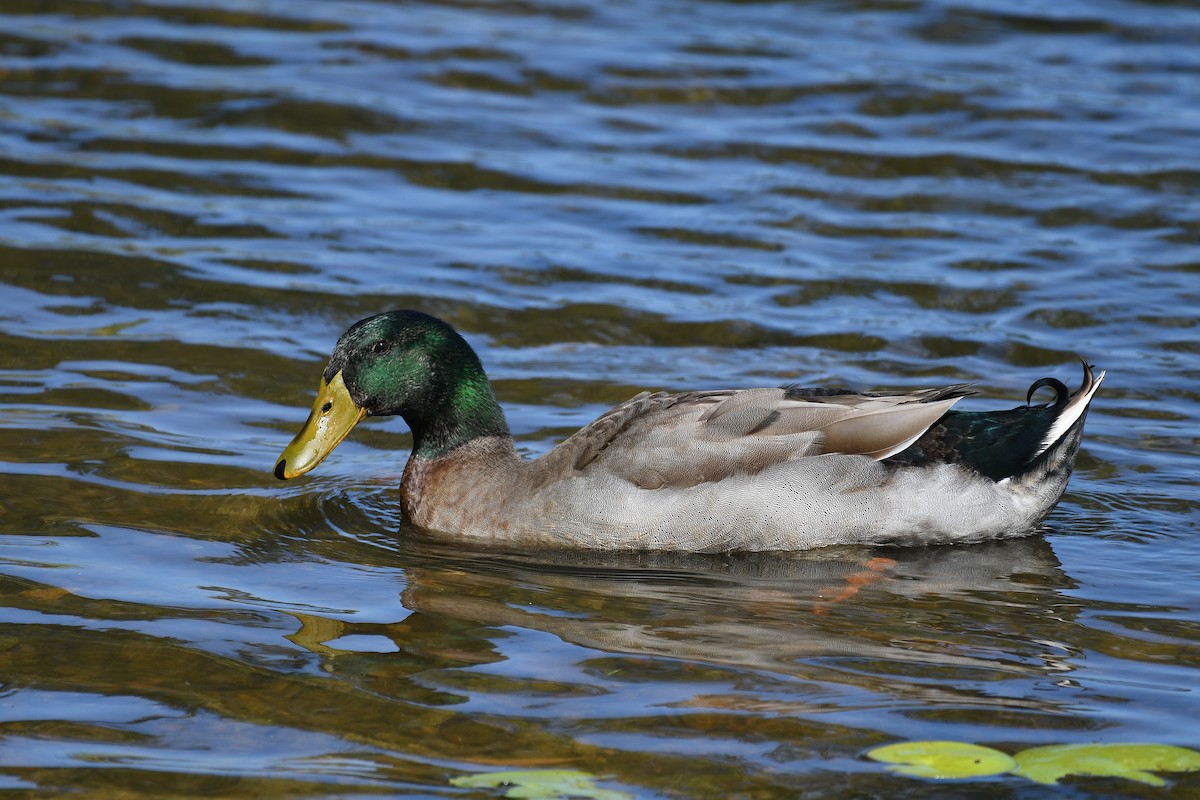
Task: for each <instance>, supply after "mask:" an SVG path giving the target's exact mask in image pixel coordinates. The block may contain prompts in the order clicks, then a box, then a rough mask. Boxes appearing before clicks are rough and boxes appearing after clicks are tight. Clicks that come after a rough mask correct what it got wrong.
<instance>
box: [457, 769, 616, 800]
mask: <svg viewBox="0 0 1200 800" xmlns="http://www.w3.org/2000/svg"><path fill="white" fill-rule="evenodd" d="M594 781H595V776H593V775H590V774H588V773H586V772H580V771H579V770H575V769H530V770H513V771H510V772H485V773H481V774H479V775H464V776H462V777H459V778H452V779H451V780H450V783H452V784H454V785H455V786H461V787H464V788H503V789H505V792H504V796H505V797H513V798H525V799H526V800H558V799H559V798H567V797H571V798H580V800H630V798H631V797H632V796H631V795H629V794H626V793H625V792H617V791H613V790H611V789H601V788H600V787H599V786H597V785H596V784H595V783H594Z"/></svg>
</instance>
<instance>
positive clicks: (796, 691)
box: [292, 537, 1080, 711]
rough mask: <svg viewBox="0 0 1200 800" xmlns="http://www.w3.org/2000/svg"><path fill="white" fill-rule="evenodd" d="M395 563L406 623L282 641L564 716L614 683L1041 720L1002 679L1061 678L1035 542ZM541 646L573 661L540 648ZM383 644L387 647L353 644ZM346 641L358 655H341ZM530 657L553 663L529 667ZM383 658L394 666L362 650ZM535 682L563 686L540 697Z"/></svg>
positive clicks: (789, 702) (1060, 655) (1046, 701)
mask: <svg viewBox="0 0 1200 800" xmlns="http://www.w3.org/2000/svg"><path fill="white" fill-rule="evenodd" d="M402 550H403V556H402V558H401V561H402V563H403V564H404V565H405V569H404V577H405V582H406V584H407V585H406V587H405V589H404V592H403V603H404V607H405V608H406V609H407V610H408V611H409V612H411V613H410V614H409V615H407V616H406V617H404V618H403V619H400V620H399V621H396V622H387V623H378V622H370V621H364V622H360V621H355V620H354V619H352V618H351V619H346V618H345V617H344V616H343V617H342V618H340V619H338V620H336V621H334V620H322V619H320V618H311V617H305V618H302V622H303V625H302V627H301V629H300V631H299V632H298V633H297V634H296V635H294V636H293V637H292V639H293V641H295V642H297V643H299V644H302V645H303V646H304V647H306V648H308V649H310V650H312V651H313V652H315V653H318V654H320V655H321V656H322V657H323V660H324V663H325V665H326V667H327V668H328V669H330V670H333V671H337V672H349V673H354V674H364V675H382V674H384V673H387V674H388V675H390V676H391V678H395V676H396V675H397V674H398V673H399V672H405V671H409V672H411V671H414V670H418V671H420V673H421V676H422V677H421V678H420V682H421V685H422V686H423V687H424V688H425V689H426V690H441V691H449V692H451V693H456V692H460V691H461V690H462V689H463V688H464V686H466V685H468V684H470V681H469V680H468V676H465V675H460V674H458V673H456V672H453V671H451V672H450V673H442V672H439V671H438V670H437V669H434V667H437V668H448V667H467V666H471V665H480V664H487V663H497V662H504V661H509V660H513V659H515V660H516V661H517V662H518V663H517V664H516V665H510V666H508V667H505V668H503V669H500V670H498V671H497V672H496V673H495V674H502V675H506V676H508V677H509V678H510V679H512V680H514V681H517V680H530V681H539V682H542V683H545V684H547V685H546V686H543V687H542V689H545V690H546V691H547V692H548V693H549V694H551V695H553V694H554V693H555V692H561V693H562V695H563V698H564V699H563V702H564V703H566V702H570V700H569V698H570V697H574V696H580V695H581V692H582V693H587V692H586V691H585V690H584V689H583V688H582V687H583V686H584V685H590V684H598V685H608V682H609V681H610V680H616V681H618V682H621V681H624V680H631V681H634V682H639V681H653V682H655V685H656V686H666V685H668V684H672V683H676V682H679V683H683V684H688V685H691V689H690V691H693V692H694V691H700V695H698V696H695V697H691V696H690V695H689V694H688V693H687V692H682V694H681V695H680V696H681V697H683V698H688V697H690V699H686V700H680V701H679V702H681V703H685V704H688V705H695V706H703V705H705V704H711V705H714V706H717V705H720V704H721V703H723V702H725V701H724V700H723V699H722V695H723V693H726V692H733V693H734V694H736V695H737V698H736V703H737V704H738V707H740V708H746V707H747V706H748V704H751V705H752V704H753V703H755V702H762V703H771V704H779V705H780V708H778V709H777V710H789V711H796V710H804V709H803V708H801V707H802V706H811V705H813V704H814V703H815V704H819V705H822V706H823V707H827V708H828V710H833V711H845V710H846V709H845V707H844V706H845V704H846V703H847V702H848V701H847V698H846V696H845V695H843V694H839V693H837V692H833V693H832V694H831V693H830V689H831V687H834V686H843V687H855V688H857V689H862V690H866V691H867V692H869V693H871V694H870V695H867V696H864V697H862V698H859V702H864V703H868V704H869V703H871V702H876V701H877V700H878V696H879V695H886V696H889V697H894V698H909V699H911V700H913V701H914V702H919V703H920V704H921V705H922V707H925V706H943V705H944V706H950V707H961V706H962V704H963V703H968V704H971V705H972V706H975V707H978V708H1005V709H1047V708H1051V707H1054V706H1055V705H1056V703H1057V702H1059V701H1058V700H1057V699H1056V698H1055V697H1054V696H1053V695H1047V694H1045V693H1038V692H1034V691H1032V690H1030V691H1025V690H1024V689H1021V690H1017V689H1015V688H1014V684H1012V683H1011V682H1012V681H1017V682H1022V681H1034V682H1040V681H1044V680H1047V679H1049V680H1054V681H1059V680H1062V679H1063V678H1064V677H1065V673H1069V671H1070V669H1071V664H1070V658H1071V654H1072V650H1073V647H1074V644H1073V643H1076V642H1078V641H1079V638H1080V632H1079V630H1080V629H1079V626H1078V623H1077V622H1076V621H1075V617H1076V614H1077V605H1076V603H1075V602H1074V601H1072V600H1071V599H1070V598H1069V597H1066V596H1064V595H1063V590H1065V589H1068V588H1070V587H1071V586H1072V582H1071V580H1070V579H1069V578H1068V577H1067V576H1065V575H1064V574H1063V572H1062V570H1061V568H1060V567H1059V564H1058V560H1057V558H1056V557H1055V555H1054V552H1053V550H1052V549H1051V547H1050V544H1049V543H1048V542H1047V541H1046V540H1045V539H1044V538H1043V537H1027V538H1023V539H1013V540H1007V541H1000V542H985V543H982V544H977V545H972V546H968V547H932V548H862V547H837V548H823V549H821V550H819V551H814V552H810V553H796V554H744V555H733V556H717V555H703V554H682V553H597V552H566V551H558V552H548V553H532V552H528V551H527V552H522V553H516V552H498V551H496V550H494V549H486V550H479V551H471V550H466V549H465V548H463V547H462V546H461V545H457V544H456V545H454V546H452V547H451V546H448V545H442V544H439V543H435V542H429V541H421V540H409V541H408V542H407V543H405V544H404V545H402ZM873 559H879V560H886V561H889V562H891V563H890V564H889V566H888V567H887V568H886V570H883V571H882V572H881V573H880V574H879V575H878V578H879V579H878V580H876V581H873V582H871V583H870V584H868V585H862V586H861V587H860V591H859V592H858V593H856V594H855V595H854V596H853V597H850V598H847V599H844V600H842V601H840V602H837V603H833V604H829V603H828V598H829V595H830V594H831V593H836V592H837V591H838V590H839V589H840V588H841V587H845V586H847V585H852V581H854V580H855V579H854V576H855V575H857V574H859V573H861V572H863V571H864V564H865V563H870V562H871V561H872V560H873ZM379 574H380V575H383V574H386V573H385V572H380V573H379ZM822 608H824V609H826V610H827V613H820V611H821V609H822ZM1047 609H1052V610H1053V611H1052V613H1048V611H1047ZM522 632H529V633H530V634H531V635H530V636H529V637H528V638H523V637H524V634H523V633H522ZM545 634H549V635H550V636H553V637H554V638H556V639H558V640H561V641H562V642H564V643H566V644H567V645H573V646H574V647H577V648H583V650H577V649H574V648H573V647H567V646H563V647H559V646H557V645H555V646H550V645H546V644H545V641H544V639H543V638H541V637H543V636H544V635H545ZM514 636H516V637H517V638H515V639H514V638H513V637H514ZM349 637H360V638H349ZM369 637H378V638H375V639H371V638H369ZM339 639H340V641H339ZM383 640H386V641H387V642H389V643H390V645H391V646H390V647H378V646H375V645H373V644H370V643H371V642H372V641H374V642H376V643H378V642H380V641H383ZM359 641H365V642H368V644H369V645H370V647H371V649H372V650H374V652H371V651H367V652H355V648H356V647H357V644H356V643H357V642H359ZM343 643H346V644H345V645H343ZM343 646H345V647H347V648H349V649H343V650H339V649H337V648H340V647H343ZM530 648H532V649H533V651H535V652H542V648H545V650H546V653H547V657H548V658H549V657H553V658H555V659H561V661H560V660H555V662H554V666H553V667H550V666H547V664H546V662H545V661H542V660H539V658H538V657H531V656H530V652H531V651H530ZM385 649H388V650H396V651H399V653H388V654H385V655H379V654H378V651H380V650H385ZM414 659H416V660H417V661H415V662H414ZM418 662H419V663H418ZM572 664H573V665H575V666H571V665H572ZM550 673H552V674H554V675H556V676H558V678H559V679H560V680H563V681H566V682H567V683H569V684H570V685H566V684H564V685H562V686H559V687H558V689H557V690H555V689H552V688H551V687H549V685H548V684H549V682H550V681H551V679H550V678H548V677H547V675H548V674H550ZM583 673H586V674H583ZM488 674H492V673H490V672H489V673H488ZM572 676H573V677H572ZM588 676H591V677H588ZM460 678H461V680H458V679H460ZM795 679H801V680H803V681H806V682H807V681H813V682H815V683H813V684H811V685H810V688H804V687H801V686H799V685H798V684H796V683H795V682H794V681H795ZM364 680H368V679H367V678H364ZM371 680H374V679H371ZM464 682H465V683H464ZM695 682H698V683H699V687H698V688H697V686H695V685H692V684H693V683H695ZM383 683H384V680H383V679H382V678H380V679H379V684H380V686H381V687H382V686H383ZM478 684H479V685H480V686H481V687H485V686H486V685H487V681H485V680H483V679H482V678H480V679H479V681H478ZM731 685H735V686H737V687H740V688H737V689H733V688H730V686H731ZM806 685H808V684H806ZM722 686H724V688H722ZM990 687H1002V688H990ZM759 689H761V690H762V691H761V692H759V691H757V690H759ZM380 690H381V691H382V690H383V689H382V688H381V689H380ZM481 691H503V690H502V689H497V688H495V687H494V686H492V687H491V688H481ZM588 691H590V690H588ZM540 692H541V690H539V696H541V695H540ZM731 697H732V696H731ZM755 698H757V699H755ZM870 698H874V699H870ZM731 702H734V700H732V699H731ZM556 708H558V707H557V706H555V707H553V708H552V709H551V711H553V710H555V709H556ZM809 710H811V709H809Z"/></svg>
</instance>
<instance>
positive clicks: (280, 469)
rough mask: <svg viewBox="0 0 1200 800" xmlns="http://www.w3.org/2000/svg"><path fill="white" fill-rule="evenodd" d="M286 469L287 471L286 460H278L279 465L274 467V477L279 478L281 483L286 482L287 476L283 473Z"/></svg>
mask: <svg viewBox="0 0 1200 800" xmlns="http://www.w3.org/2000/svg"><path fill="white" fill-rule="evenodd" d="M286 469H287V459H286V458H281V459H279V463H278V464H276V465H275V477H276V478H279V480H281V481H286V480H287V475H285V474H284V471H285V470H286Z"/></svg>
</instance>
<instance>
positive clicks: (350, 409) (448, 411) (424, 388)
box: [275, 311, 508, 479]
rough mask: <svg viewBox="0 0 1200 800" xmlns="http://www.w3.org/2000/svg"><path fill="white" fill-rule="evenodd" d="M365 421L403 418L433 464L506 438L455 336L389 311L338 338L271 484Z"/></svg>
mask: <svg viewBox="0 0 1200 800" xmlns="http://www.w3.org/2000/svg"><path fill="white" fill-rule="evenodd" d="M367 415H372V416H390V415H399V416H401V417H403V418H404V421H405V422H407V423H408V426H409V428H410V429H411V430H412V433H413V453H414V455H415V456H417V457H419V458H437V457H438V456H441V455H445V454H446V453H448V452H450V451H451V450H453V449H455V448H456V447H459V446H460V445H463V444H465V443H466V442H469V441H471V440H472V439H475V438H477V437H479V436H497V435H503V436H507V435H508V426H507V424H506V423H505V421H504V414H503V412H501V410H500V406H499V404H498V403H497V402H496V397H495V395H494V394H493V393H492V387H491V384H489V383H488V380H487V376H486V375H485V374H484V372H483V365H482V364H481V363H480V361H479V356H477V355H476V354H475V351H474V350H472V349H471V346H470V345H469V344H467V342H466V340H465V339H463V338H462V336H460V335H459V334H458V332H457V331H455V330H454V329H453V328H451V327H450V326H449V325H447V324H446V323H445V322H442V321H441V320H440V319H437V318H436V317H431V316H429V315H428V314H422V313H420V312H419V311H388V312H385V313H383V314H378V315H376V316H373V317H368V318H366V319H364V320H360V321H358V322H356V323H354V324H353V325H351V326H350V328H349V329H348V330H347V331H346V332H345V333H344V334H342V336H341V338H340V339H338V343H337V345H336V346H335V347H334V349H333V355H332V356H331V357H330V359H329V365H328V366H327V367H325V373H324V375H323V376H322V378H321V385H320V387H319V388H318V391H317V399H316V401H315V402H314V403H313V408H312V412H311V413H310V414H309V417H308V421H307V422H306V423H305V424H304V427H303V428H302V429H301V431H300V432H299V433H298V434H296V438H295V439H293V440H292V443H291V444H289V445H288V446H287V448H286V449H285V450H284V451H283V454H282V455H281V456H280V459H279V462H278V463H277V464H276V465H275V475H276V477H278V478H281V479H286V478H293V477H295V476H297V475H302V474H303V473H305V472H308V471H309V470H310V469H312V468H313V467H315V466H316V465H317V464H318V463H320V462H321V460H322V459H324V458H325V456H327V455H329V453H330V452H332V450H333V449H334V448H335V447H337V445H338V444H339V443H340V442H341V441H342V439H344V438H345V437H346V434H348V433H349V432H350V430H351V429H352V428H353V427H354V426H355V425H356V424H357V423H358V422H359V421H360V420H361V419H363V417H365V416H367Z"/></svg>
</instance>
